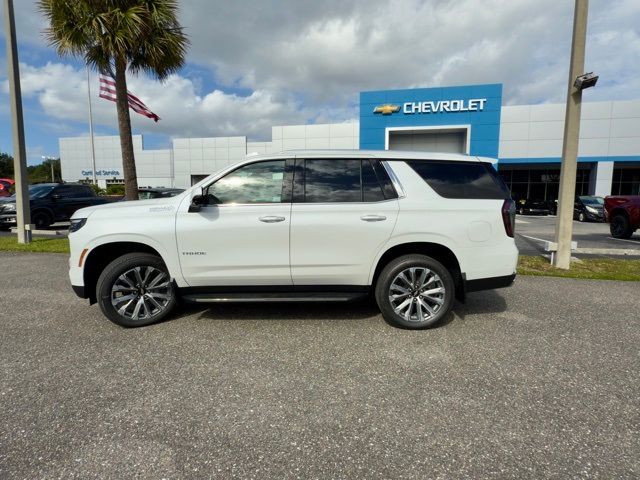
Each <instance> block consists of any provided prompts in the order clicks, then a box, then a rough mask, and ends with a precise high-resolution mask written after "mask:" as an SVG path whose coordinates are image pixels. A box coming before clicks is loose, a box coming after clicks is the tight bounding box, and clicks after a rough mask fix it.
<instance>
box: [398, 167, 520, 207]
mask: <svg viewBox="0 0 640 480" xmlns="http://www.w3.org/2000/svg"><path fill="white" fill-rule="evenodd" d="M407 164H408V165H409V166H411V168H413V169H414V170H415V171H416V173H418V175H420V176H421V177H422V178H423V179H424V181H425V182H427V183H428V184H429V186H430V187H431V188H433V189H434V190H435V191H436V193H437V194H438V195H440V196H442V197H445V198H478V199H504V198H509V193H508V190H507V188H506V187H505V185H504V182H502V180H501V179H500V177H498V174H497V172H495V171H494V170H493V167H492V166H491V165H490V164H485V163H479V162H457V161H456V162H446V161H443V162H441V161H430V160H429V161H424V160H411V161H407Z"/></svg>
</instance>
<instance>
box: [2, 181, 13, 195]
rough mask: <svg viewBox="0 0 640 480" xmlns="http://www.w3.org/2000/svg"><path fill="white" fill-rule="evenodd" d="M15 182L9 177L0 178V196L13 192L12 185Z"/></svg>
mask: <svg viewBox="0 0 640 480" xmlns="http://www.w3.org/2000/svg"><path fill="white" fill-rule="evenodd" d="M15 183H16V182H14V181H13V180H11V179H10V178H0V197H8V196H10V195H12V193H13V186H14V185H15Z"/></svg>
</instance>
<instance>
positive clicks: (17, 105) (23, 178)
mask: <svg viewBox="0 0 640 480" xmlns="http://www.w3.org/2000/svg"><path fill="white" fill-rule="evenodd" d="M4 11H5V16H4V26H5V28H4V31H5V37H6V42H7V65H8V68H7V74H8V77H9V97H10V103H11V123H12V130H13V172H14V176H15V182H16V185H15V187H16V223H17V227H18V243H29V242H31V225H30V224H31V212H30V205H29V188H28V187H27V159H26V155H25V151H26V150H25V145H24V123H23V119H22V93H21V91H20V70H19V69H18V45H17V41H16V22H15V19H14V14H13V0H4Z"/></svg>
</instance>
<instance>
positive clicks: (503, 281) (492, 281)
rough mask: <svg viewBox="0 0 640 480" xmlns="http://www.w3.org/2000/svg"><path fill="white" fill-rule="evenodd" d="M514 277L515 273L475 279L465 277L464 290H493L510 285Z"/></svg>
mask: <svg viewBox="0 0 640 480" xmlns="http://www.w3.org/2000/svg"><path fill="white" fill-rule="evenodd" d="M515 279H516V274H515V273H513V274H511V275H505V276H503V277H489V278H478V279H476V280H466V279H465V281H464V282H465V289H464V290H465V292H467V293H469V292H480V291H482V290H494V289H496V288H505V287H510V286H511V285H512V284H513V282H514V281H515Z"/></svg>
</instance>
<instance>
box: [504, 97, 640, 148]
mask: <svg viewBox="0 0 640 480" xmlns="http://www.w3.org/2000/svg"><path fill="white" fill-rule="evenodd" d="M564 115H565V106H564V105H563V104H544V105H518V106H505V107H502V112H501V125H500V145H499V157H500V158H540V157H556V158H558V157H560V156H561V155H562V137H563V134H564ZM638 152H640V100H630V101H619V102H587V103H583V104H582V115H581V121H580V143H579V147H578V155H579V156H581V157H607V156H631V155H638Z"/></svg>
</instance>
